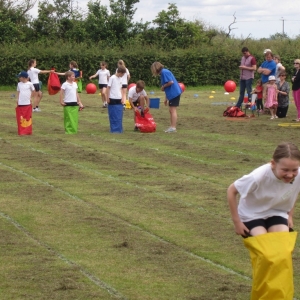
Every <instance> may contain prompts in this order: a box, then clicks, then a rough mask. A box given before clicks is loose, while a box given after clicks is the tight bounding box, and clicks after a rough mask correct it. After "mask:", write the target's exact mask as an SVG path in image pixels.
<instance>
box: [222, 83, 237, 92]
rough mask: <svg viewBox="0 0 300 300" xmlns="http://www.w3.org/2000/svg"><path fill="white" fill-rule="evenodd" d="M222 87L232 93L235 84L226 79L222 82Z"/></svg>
mask: <svg viewBox="0 0 300 300" xmlns="http://www.w3.org/2000/svg"><path fill="white" fill-rule="evenodd" d="M224 89H225V91H226V92H227V93H232V92H234V91H235V89H236V84H235V82H234V81H232V80H227V81H226V82H225V84H224Z"/></svg>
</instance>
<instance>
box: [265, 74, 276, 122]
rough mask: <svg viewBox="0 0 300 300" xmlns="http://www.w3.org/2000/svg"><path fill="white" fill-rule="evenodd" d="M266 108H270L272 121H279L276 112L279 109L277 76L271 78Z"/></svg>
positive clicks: (266, 96)
mask: <svg viewBox="0 0 300 300" xmlns="http://www.w3.org/2000/svg"><path fill="white" fill-rule="evenodd" d="M264 99H265V101H266V102H265V107H266V108H269V110H270V113H271V120H273V119H275V118H276V119H277V118H278V117H277V115H276V111H277V107H278V89H277V85H276V78H275V76H273V75H272V76H269V82H268V84H267V85H266V93H265V95H264Z"/></svg>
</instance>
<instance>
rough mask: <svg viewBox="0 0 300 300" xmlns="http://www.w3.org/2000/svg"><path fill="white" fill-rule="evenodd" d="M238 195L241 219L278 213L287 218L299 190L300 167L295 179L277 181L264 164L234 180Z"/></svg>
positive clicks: (268, 166) (270, 215) (249, 219)
mask: <svg viewBox="0 0 300 300" xmlns="http://www.w3.org/2000/svg"><path fill="white" fill-rule="evenodd" d="M234 186H235V187H236V189H237V190H238V192H239V194H240V201H239V205H238V213H239V216H240V219H241V221H242V222H248V221H251V220H255V219H266V218H269V217H272V216H281V217H283V218H286V219H288V212H289V211H290V210H291V209H292V208H293V206H294V204H295V202H296V200H297V197H298V194H299V193H300V168H299V173H298V175H297V176H296V178H295V180H294V182H293V183H292V184H290V183H284V182H283V181H281V180H279V179H278V178H277V177H276V176H275V175H274V173H273V171H272V169H271V164H270V163H269V164H265V165H263V166H261V167H259V168H257V169H255V170H254V171H252V172H251V173H250V174H248V175H245V176H243V177H242V178H240V179H238V180H236V181H235V182H234Z"/></svg>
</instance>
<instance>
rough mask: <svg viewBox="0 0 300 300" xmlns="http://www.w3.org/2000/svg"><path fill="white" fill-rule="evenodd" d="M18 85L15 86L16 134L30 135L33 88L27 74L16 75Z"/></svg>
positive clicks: (23, 72)
mask: <svg viewBox="0 0 300 300" xmlns="http://www.w3.org/2000/svg"><path fill="white" fill-rule="evenodd" d="M17 76H18V78H19V83H18V86H17V92H18V96H17V99H18V101H17V107H16V117H17V124H18V134H19V135H25V134H32V118H31V115H32V105H31V98H32V97H33V96H34V92H35V88H34V86H33V84H32V82H30V81H28V77H29V76H28V73H27V72H25V71H22V72H20V73H19V74H18V75H17Z"/></svg>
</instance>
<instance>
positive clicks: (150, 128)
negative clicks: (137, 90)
mask: <svg viewBox="0 0 300 300" xmlns="http://www.w3.org/2000/svg"><path fill="white" fill-rule="evenodd" d="M135 126H136V127H137V128H138V129H139V130H140V132H144V133H150V132H155V131H156V123H155V122H154V120H153V117H152V115H151V114H150V113H148V112H147V113H145V116H144V117H142V116H141V114H140V112H139V111H136V112H135Z"/></svg>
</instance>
